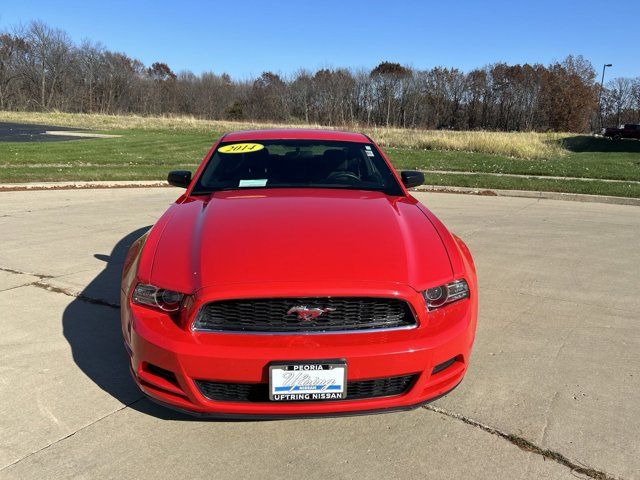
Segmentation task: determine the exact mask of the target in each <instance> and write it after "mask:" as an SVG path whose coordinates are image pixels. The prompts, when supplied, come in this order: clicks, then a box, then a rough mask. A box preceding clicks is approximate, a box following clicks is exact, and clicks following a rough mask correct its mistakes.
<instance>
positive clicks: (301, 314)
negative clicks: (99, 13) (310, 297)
mask: <svg viewBox="0 0 640 480" xmlns="http://www.w3.org/2000/svg"><path fill="white" fill-rule="evenodd" d="M335 311H336V309H335V308H331V307H327V308H318V307H313V308H312V307H306V306H304V305H300V306H297V307H291V308H290V309H289V311H288V312H287V315H291V314H292V313H297V314H298V318H299V319H300V320H305V321H308V320H315V319H316V318H318V317H319V316H320V315H322V314H323V313H329V312H335Z"/></svg>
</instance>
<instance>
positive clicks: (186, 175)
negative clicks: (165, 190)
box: [167, 170, 191, 188]
mask: <svg viewBox="0 0 640 480" xmlns="http://www.w3.org/2000/svg"><path fill="white" fill-rule="evenodd" d="M167 182H169V185H173V186H174V187H180V188H187V187H188V186H189V184H190V183H191V172H190V171H189V170H174V171H173V172H169V175H168V176H167Z"/></svg>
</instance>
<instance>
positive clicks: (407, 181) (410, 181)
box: [400, 170, 424, 188]
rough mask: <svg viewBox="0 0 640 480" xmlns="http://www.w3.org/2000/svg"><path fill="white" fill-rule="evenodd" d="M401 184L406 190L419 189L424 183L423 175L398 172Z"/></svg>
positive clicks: (412, 171)
mask: <svg viewBox="0 0 640 480" xmlns="http://www.w3.org/2000/svg"><path fill="white" fill-rule="evenodd" d="M400 178H402V183H403V184H404V186H405V187H407V188H413V187H419V186H420V185H422V184H423V183H424V173H422V172H416V171H414V170H404V171H402V172H400Z"/></svg>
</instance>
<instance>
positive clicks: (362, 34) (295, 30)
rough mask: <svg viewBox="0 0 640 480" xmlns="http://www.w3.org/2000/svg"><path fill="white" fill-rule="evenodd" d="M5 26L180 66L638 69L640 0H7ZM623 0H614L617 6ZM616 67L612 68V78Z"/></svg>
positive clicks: (629, 72) (240, 73) (240, 74)
mask: <svg viewBox="0 0 640 480" xmlns="http://www.w3.org/2000/svg"><path fill="white" fill-rule="evenodd" d="M0 4H1V6H0V29H2V28H8V27H11V26H13V25H16V24H20V23H27V22H29V21H30V20H33V19H39V20H43V21H45V22H46V23H48V24H50V25H52V26H56V27H58V28H62V29H64V30H66V31H67V32H68V33H69V34H70V36H71V37H72V38H73V39H74V40H76V41H80V40H82V39H84V38H88V39H92V40H97V41H100V42H102V43H103V44H104V45H106V46H107V47H108V48H109V49H111V50H117V51H122V52H125V53H127V54H128V55H130V56H133V57H136V58H138V59H140V60H142V61H143V62H144V63H145V64H150V63H152V62H154V61H164V62H166V63H168V64H169V66H170V67H171V68H172V69H173V70H174V71H180V70H182V69H189V70H192V71H194V72H196V73H200V72H202V71H214V72H217V73H222V72H227V73H229V74H231V75H232V76H233V77H234V78H238V79H246V78H251V77H253V76H256V75H259V74H260V73H261V72H262V71H264V70H271V71H275V72H278V73H281V74H287V73H291V72H294V71H295V70H297V69H298V68H300V67H304V68H307V69H317V68H321V67H345V66H346V67H364V68H371V67H373V66H375V65H377V64H378V63H379V62H380V61H382V60H389V61H396V62H399V63H402V64H405V65H410V66H413V67H416V68H429V67H433V66H436V65H441V66H448V67H458V68H461V69H463V70H469V69H471V68H474V67H478V66H482V65H485V64H487V63H493V62H497V61H505V62H507V63H523V62H530V63H531V62H541V63H545V64H546V63H549V62H551V61H553V60H559V59H562V58H564V57H565V56H566V55H567V54H569V53H573V54H582V55H584V56H585V57H587V58H588V59H589V60H591V62H592V63H593V64H594V66H595V67H596V69H597V70H600V69H601V68H602V64H603V63H605V62H607V63H613V64H614V67H613V68H612V69H611V70H608V71H607V75H611V77H613V76H640V23H638V20H639V19H640V2H639V1H638V0H631V1H624V0H622V1H620V2H605V1H602V0H599V1H591V0H583V1H563V0H557V1H547V0H529V1H518V0H511V1H502V0H500V1H492V0H484V1H471V0H454V1H451V0H449V1H438V2H434V1H402V0H397V1H395V2H390V1H388V0H387V1H378V0H369V1H364V0H355V1H346V0H343V1H336V0H319V1H313V0H311V1H305V0H298V1H289V0H284V1H276V0H271V1H263V2H258V1H255V2H251V1H245V0H233V1H224V2H214V1H204V0H187V1H181V2H179V1H167V0H154V1H135V0H129V1H123V0H107V1H104V0H101V1H93V0H66V1H57V0H49V1H44V0H42V1H41V0H22V1H18V0H0ZM614 4H615V8H609V7H610V6H613V5H614ZM611 77H609V78H611Z"/></svg>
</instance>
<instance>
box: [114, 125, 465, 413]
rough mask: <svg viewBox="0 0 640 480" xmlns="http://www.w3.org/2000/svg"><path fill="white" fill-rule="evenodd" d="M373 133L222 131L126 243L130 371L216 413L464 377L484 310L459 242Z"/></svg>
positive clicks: (187, 407) (431, 390) (379, 397)
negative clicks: (150, 222)
mask: <svg viewBox="0 0 640 480" xmlns="http://www.w3.org/2000/svg"><path fill="white" fill-rule="evenodd" d="M423 181H424V177H423V175H422V174H421V173H419V172H411V171H405V172H401V174H400V175H398V174H396V172H395V170H394V169H393V168H392V167H391V165H390V163H389V160H388V159H387V158H386V157H385V155H384V154H383V153H382V151H381V150H380V149H379V148H378V146H377V145H376V144H375V143H374V142H373V141H372V140H371V139H370V138H369V137H367V136H366V135H362V134H357V133H344V132H335V131H322V130H263V131H253V132H236V133H230V134H228V135H225V136H223V137H222V138H221V139H220V140H219V141H218V143H216V144H215V145H214V146H213V148H212V149H211V150H210V151H209V153H208V154H207V155H206V157H205V159H204V160H203V162H202V165H201V166H200V167H199V168H198V170H197V172H196V173H195V175H194V176H193V178H192V177H191V173H190V172H188V171H177V172H171V173H170V174H169V183H170V184H172V185H175V186H180V187H185V188H186V193H185V194H184V195H182V196H181V197H180V198H178V200H177V201H176V202H175V203H174V204H173V205H172V206H171V207H170V208H169V210H167V212H166V213H165V214H164V215H163V216H162V217H161V218H160V220H158V222H157V223H156V224H155V226H154V227H153V228H152V229H151V230H150V231H149V232H148V233H147V234H146V235H144V236H143V237H142V238H140V239H139V240H138V241H136V242H135V243H134V244H133V245H132V246H131V249H130V250H129V253H128V256H127V259H126V262H125V266H124V272H123V279H122V292H121V294H122V332H123V335H124V340H125V346H126V348H127V351H128V353H129V355H130V358H131V370H132V373H133V377H134V379H135V381H136V382H137V384H138V385H139V386H140V388H141V389H142V391H143V392H144V393H145V394H147V395H148V396H149V397H151V398H152V399H153V400H155V401H157V402H160V403H162V404H164V405H166V406H169V407H172V408H176V409H179V410H183V411H187V412H189V413H192V414H200V415H210V416H216V417H225V416H230V417H234V416H240V417H253V416H257V417H278V416H312V415H318V414H320V415H333V414H339V413H365V412H374V411H389V410H395V409H406V408H412V407H416V406H418V405H421V404H423V403H425V402H427V401H430V400H433V399H435V398H437V397H440V396H442V395H444V394H446V393H447V392H449V391H451V390H452V389H453V388H455V387H456V386H457V385H458V383H459V382H460V381H461V380H462V377H463V376H464V373H465V371H466V369H467V365H468V362H469V354H470V351H471V347H472V344H473V340H474V336H475V330H476V318H477V310H478V300H477V299H478V296H477V281H476V275H475V269H474V265H473V260H472V258H471V255H470V253H469V250H468V249H467V247H466V245H465V244H464V243H463V242H462V241H461V240H460V239H459V238H457V237H456V236H454V235H452V234H451V233H450V232H449V231H448V230H447V229H446V228H445V227H444V225H443V224H442V223H441V222H440V221H439V220H438V219H437V218H436V217H435V216H434V215H433V214H432V213H431V212H430V211H429V210H427V209H426V208H425V207H424V206H423V205H421V204H420V203H418V201H417V200H416V199H414V198H413V197H412V196H411V195H410V194H409V193H408V192H407V188H409V187H415V186H417V185H420V184H421V183H422V182H423Z"/></svg>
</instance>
